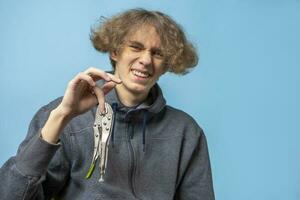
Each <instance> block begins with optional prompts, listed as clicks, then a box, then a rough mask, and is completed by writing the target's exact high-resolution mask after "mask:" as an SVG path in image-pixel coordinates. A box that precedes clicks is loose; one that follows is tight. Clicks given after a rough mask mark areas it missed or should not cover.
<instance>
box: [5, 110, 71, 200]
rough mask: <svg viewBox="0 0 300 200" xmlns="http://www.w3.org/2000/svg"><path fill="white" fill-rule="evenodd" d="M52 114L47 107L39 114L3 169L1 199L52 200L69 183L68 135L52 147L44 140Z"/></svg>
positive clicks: (62, 135)
mask: <svg viewBox="0 0 300 200" xmlns="http://www.w3.org/2000/svg"><path fill="white" fill-rule="evenodd" d="M50 111H51V109H48V107H43V108H41V109H40V110H39V111H38V112H37V113H36V115H35V116H34V118H33V119H32V121H31V123H30V126H29V129H28V133H27V136H26V138H25V140H24V141H23V142H22V143H21V144H20V146H19V148H18V151H17V155H16V156H14V157H12V158H10V159H9V160H8V161H6V162H5V163H4V165H3V166H2V167H1V169H0V195H1V199H3V200H18V199H22V200H27V199H28V200H29V199H39V200H43V199H49V198H50V195H55V194H56V193H58V192H59V191H60V190H61V189H62V187H63V185H64V183H65V182H66V180H67V177H68V171H69V167H68V166H69V164H68V161H67V160H68V159H67V158H66V156H65V153H64V152H65V150H64V146H65V145H64V141H65V140H64V139H62V137H64V134H63V133H62V134H61V138H60V140H61V141H60V142H59V143H58V144H49V143H47V142H46V141H44V140H43V139H42V138H41V137H40V130H41V128H42V127H43V125H44V124H45V122H46V120H47V119H48V116H49V114H50Z"/></svg>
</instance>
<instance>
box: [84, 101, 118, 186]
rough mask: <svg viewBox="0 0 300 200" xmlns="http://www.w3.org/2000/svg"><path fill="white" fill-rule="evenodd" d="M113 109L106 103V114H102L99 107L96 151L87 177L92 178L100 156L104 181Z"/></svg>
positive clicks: (97, 112) (96, 119)
mask: <svg viewBox="0 0 300 200" xmlns="http://www.w3.org/2000/svg"><path fill="white" fill-rule="evenodd" d="M113 116H114V114H113V110H112V108H111V106H110V105H109V104H108V103H105V114H102V113H101V112H100V110H99V109H98V108H97V111H96V116H95V122H94V126H93V129H94V153H93V159H92V163H91V166H90V168H89V171H88V173H87V175H86V177H85V178H86V179H88V178H90V177H91V176H92V174H93V172H94V169H95V165H96V162H97V160H98V158H99V157H100V160H99V171H100V179H99V181H103V180H104V179H103V177H104V174H105V169H106V165H107V156H108V146H109V140H110V135H111V131H112V126H113V120H114V119H113Z"/></svg>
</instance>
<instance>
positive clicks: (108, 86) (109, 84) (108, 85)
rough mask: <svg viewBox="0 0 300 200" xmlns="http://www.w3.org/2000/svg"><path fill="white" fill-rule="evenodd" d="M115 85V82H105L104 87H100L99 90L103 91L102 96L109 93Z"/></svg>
mask: <svg viewBox="0 0 300 200" xmlns="http://www.w3.org/2000/svg"><path fill="white" fill-rule="evenodd" d="M116 85H117V84H116V83H115V82H112V81H110V82H107V83H105V84H104V85H102V87H101V90H102V91H103V93H104V95H106V94H107V93H109V91H111V90H112V89H113V88H114V87H115V86H116Z"/></svg>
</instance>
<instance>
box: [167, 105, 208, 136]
mask: <svg viewBox="0 0 300 200" xmlns="http://www.w3.org/2000/svg"><path fill="white" fill-rule="evenodd" d="M165 116H166V118H167V120H168V122H169V123H170V124H172V126H174V128H176V129H177V130H181V131H182V132H183V133H185V136H190V137H200V136H201V135H203V134H204V133H203V129H202V128H201V127H200V125H199V124H198V122H197V121H196V120H195V119H194V118H193V117H192V116H191V115H189V114H188V113H186V112H184V111H182V110H180V109H177V108H174V107H172V106H169V105H167V106H166V107H165Z"/></svg>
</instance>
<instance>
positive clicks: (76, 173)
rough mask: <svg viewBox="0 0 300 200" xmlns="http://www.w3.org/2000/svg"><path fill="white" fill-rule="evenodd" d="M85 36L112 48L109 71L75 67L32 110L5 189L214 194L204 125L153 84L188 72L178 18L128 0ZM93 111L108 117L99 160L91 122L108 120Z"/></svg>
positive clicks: (84, 194) (191, 59)
mask: <svg viewBox="0 0 300 200" xmlns="http://www.w3.org/2000/svg"><path fill="white" fill-rule="evenodd" d="M91 40H92V42H93V45H94V46H95V48H96V49H97V50H99V51H101V52H108V53H109V55H110V59H111V63H112V66H113V73H107V72H104V71H102V70H100V69H96V68H89V69H87V70H86V71H85V72H82V73H79V74H78V75H77V76H75V77H74V78H73V79H72V80H71V81H70V82H69V84H68V86H67V89H66V91H65V94H64V96H63V97H62V98H59V99H56V100H55V101H53V102H51V103H49V104H48V105H46V106H44V107H42V108H41V109H40V110H39V111H38V112H37V113H36V115H35V116H34V118H33V120H32V122H31V124H30V127H29V131H28V134H27V137H26V139H25V140H24V141H23V142H22V144H21V145H20V147H19V150H18V153H17V155H16V156H15V157H13V158H11V159H9V160H8V161H7V162H6V163H5V164H4V165H3V167H2V168H1V171H0V176H1V180H0V182H1V184H0V192H1V199H13V200H17V199H50V198H58V199H72V200H74V199H156V200H158V199H161V200H167V199H187V200H195V199H202V200H211V199H214V193H213V186H212V178H211V169H210V162H209V156H208V149H207V144H206V139H205V135H204V133H203V131H202V129H201V128H200V127H199V126H198V125H197V123H196V122H195V120H194V119H192V117H190V116H189V115H187V114H186V113H184V112H182V111H180V110H177V109H175V108H172V107H170V106H168V105H166V102H165V99H164V97H163V95H162V92H161V90H160V88H159V86H158V85H157V84H156V82H157V80H158V79H159V77H160V76H162V75H163V74H164V73H165V72H167V71H169V72H174V73H177V74H184V73H186V72H187V69H188V68H190V67H194V66H196V64H197V58H198V57H197V54H196V53H195V50H194V48H193V46H192V45H191V44H190V43H189V42H188V41H187V40H186V38H185V35H184V33H183V31H182V30H181V28H180V27H179V25H178V24H176V23H175V22H174V21H173V20H172V19H171V18H170V17H168V16H167V15H165V14H163V13H160V12H155V11H147V10H143V9H134V10H128V11H126V12H124V13H121V14H119V15H116V16H114V17H112V18H110V19H107V20H106V21H104V22H103V23H102V24H101V25H100V26H99V27H98V28H97V29H96V30H94V31H93V32H92V35H91ZM105 102H106V103H108V104H109V105H111V106H112V109H113V114H112V115H111V116H110V117H107V116H108V110H109V108H110V106H109V105H108V104H105ZM97 104H98V106H97ZM97 108H98V110H97ZM100 113H102V114H100ZM95 116H96V120H97V116H98V117H99V116H101V117H106V119H107V120H108V121H109V120H111V121H112V123H111V125H110V126H109V127H108V129H107V130H110V136H109V138H108V140H109V141H108V143H107V144H108V146H106V147H107V149H108V152H107V154H106V156H107V157H106V160H104V163H105V165H103V166H105V168H101V167H100V168H99V167H94V166H95V165H96V166H98V163H99V162H101V161H102V159H103V158H99V159H95V155H96V154H95V149H97V151H96V152H98V150H99V148H98V146H97V145H95V141H98V139H97V137H98V136H99V135H97V134H95V132H97V131H99V132H101V131H104V130H105V129H104V128H103V127H102V129H97V127H96V128H95V127H94V126H95V124H94V122H95ZM103 124H104V125H106V122H103ZM99 132H98V133H99ZM103 134H104V133H103ZM102 137H103V135H102V136H101V139H102ZM101 139H100V140H101ZM103 152H105V149H104V150H103V151H101V153H103ZM101 155H104V154H101ZM100 157H101V156H100ZM102 157H103V156H102ZM105 161H106V162H105ZM91 163H92V165H91ZM90 166H91V167H90ZM100 166H101V163H100ZM103 169H105V170H103ZM93 170H94V172H93ZM104 172H105V173H104ZM99 179H101V181H99Z"/></svg>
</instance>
